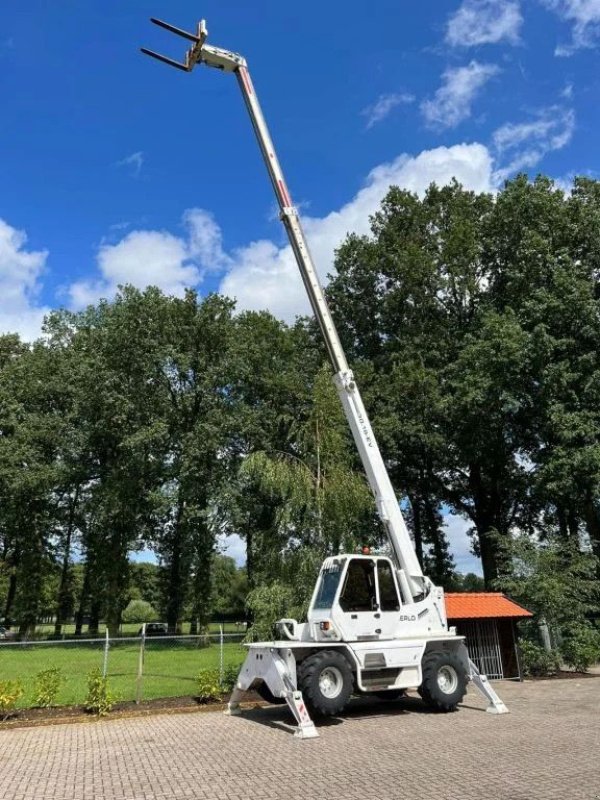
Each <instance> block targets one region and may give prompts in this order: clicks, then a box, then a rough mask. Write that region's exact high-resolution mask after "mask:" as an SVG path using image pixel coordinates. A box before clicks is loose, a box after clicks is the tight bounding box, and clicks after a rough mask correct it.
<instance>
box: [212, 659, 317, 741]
mask: <svg viewBox="0 0 600 800" xmlns="http://www.w3.org/2000/svg"><path fill="white" fill-rule="evenodd" d="M257 680H262V681H264V683H265V684H266V685H267V687H268V688H269V690H270V691H271V693H272V694H273V695H274V696H275V697H281V698H282V699H284V700H285V702H286V703H287V705H288V708H289V709H290V711H291V712H292V714H293V715H294V719H295V720H296V723H297V725H298V727H297V728H296V731H295V733H294V735H295V736H297V737H298V738H299V739H316V738H317V737H318V735H319V734H318V733H317V729H316V728H315V725H314V723H313V721H312V719H311V718H310V714H309V713H308V710H307V708H306V704H305V703H304V699H303V697H302V692H299V691H298V690H297V689H296V686H295V684H296V661H295V659H294V655H293V653H292V651H291V650H290V649H289V648H285V649H282V650H279V649H276V648H273V647H252V648H251V649H250V652H249V653H248V655H247V656H246V660H245V661H244V663H243V665H242V669H241V670H240V674H239V675H238V679H237V683H236V685H235V688H234V690H233V692H232V693H231V698H230V700H229V704H228V706H227V710H226V712H225V713H226V714H230V715H232V716H239V714H240V713H241V711H240V700H241V697H242V693H243V692H245V691H247V690H248V689H251V688H252V686H253V685H254V683H255V682H256V681H257Z"/></svg>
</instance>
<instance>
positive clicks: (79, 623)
mask: <svg viewBox="0 0 600 800" xmlns="http://www.w3.org/2000/svg"><path fill="white" fill-rule="evenodd" d="M88 559H89V555H88V558H86V562H85V567H84V571H83V585H82V587H81V596H80V598H79V606H78V608H77V613H76V614H75V636H81V632H82V630H83V618H84V616H85V611H86V608H87V603H88V599H89V595H90V564H89V560H88Z"/></svg>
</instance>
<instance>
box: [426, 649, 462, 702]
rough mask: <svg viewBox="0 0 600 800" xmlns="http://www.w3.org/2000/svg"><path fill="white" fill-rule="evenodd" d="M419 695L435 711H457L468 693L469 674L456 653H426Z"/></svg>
mask: <svg viewBox="0 0 600 800" xmlns="http://www.w3.org/2000/svg"><path fill="white" fill-rule="evenodd" d="M422 667H423V682H422V683H421V685H420V686H419V694H420V695H421V697H422V698H423V700H424V702H425V703H427V705H428V706H429V707H430V708H433V709H434V710H435V711H456V707H457V706H458V704H459V703H460V702H461V701H462V699H463V697H464V696H465V694H466V693H467V674H466V672H465V668H464V666H463V663H462V661H461V660H460V658H459V657H458V656H457V655H456V654H455V653H440V652H432V653H426V654H425V657H424V658H423V664H422Z"/></svg>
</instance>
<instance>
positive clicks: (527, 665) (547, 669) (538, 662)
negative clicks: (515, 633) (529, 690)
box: [519, 639, 560, 677]
mask: <svg viewBox="0 0 600 800" xmlns="http://www.w3.org/2000/svg"><path fill="white" fill-rule="evenodd" d="M519 651H520V654H521V667H522V669H523V674H524V675H525V676H526V677H530V676H533V677H543V676H545V675H553V674H554V673H555V672H557V671H558V668H559V660H560V659H559V656H558V654H557V653H556V652H555V651H553V650H551V651H549V650H546V649H545V648H544V647H542V645H540V644H537V643H536V642H533V641H531V640H529V639H521V641H520V642H519Z"/></svg>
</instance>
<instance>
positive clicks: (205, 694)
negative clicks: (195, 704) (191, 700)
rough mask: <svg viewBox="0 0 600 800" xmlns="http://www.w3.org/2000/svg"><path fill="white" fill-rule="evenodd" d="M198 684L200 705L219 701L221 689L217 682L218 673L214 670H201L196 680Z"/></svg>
mask: <svg viewBox="0 0 600 800" xmlns="http://www.w3.org/2000/svg"><path fill="white" fill-rule="evenodd" d="M196 682H197V684H198V699H199V700H200V702H202V703H210V701H211V700H220V699H221V695H222V694H223V688H222V687H221V684H220V682H219V673H218V671H217V670H216V669H203V670H201V671H200V673H199V674H198V677H197V678H196Z"/></svg>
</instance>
